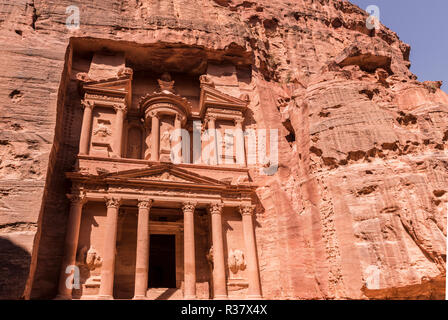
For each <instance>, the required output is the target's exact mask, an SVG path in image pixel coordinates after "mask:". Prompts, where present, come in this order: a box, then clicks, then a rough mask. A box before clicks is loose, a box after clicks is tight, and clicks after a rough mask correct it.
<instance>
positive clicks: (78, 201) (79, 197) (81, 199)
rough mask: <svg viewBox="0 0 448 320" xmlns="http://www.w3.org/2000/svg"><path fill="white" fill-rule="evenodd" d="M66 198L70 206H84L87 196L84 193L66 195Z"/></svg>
mask: <svg viewBox="0 0 448 320" xmlns="http://www.w3.org/2000/svg"><path fill="white" fill-rule="evenodd" d="M67 198H68V199H69V200H70V202H71V204H72V205H84V204H85V203H86V202H87V196H86V193H85V192H84V191H81V192H79V193H71V194H67Z"/></svg>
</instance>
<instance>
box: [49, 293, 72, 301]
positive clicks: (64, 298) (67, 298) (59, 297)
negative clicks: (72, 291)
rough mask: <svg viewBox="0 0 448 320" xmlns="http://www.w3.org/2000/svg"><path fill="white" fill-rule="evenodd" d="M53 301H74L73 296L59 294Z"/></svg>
mask: <svg viewBox="0 0 448 320" xmlns="http://www.w3.org/2000/svg"><path fill="white" fill-rule="evenodd" d="M53 300H72V296H71V295H60V294H58V295H57V296H56V297H55V298H54V299H53Z"/></svg>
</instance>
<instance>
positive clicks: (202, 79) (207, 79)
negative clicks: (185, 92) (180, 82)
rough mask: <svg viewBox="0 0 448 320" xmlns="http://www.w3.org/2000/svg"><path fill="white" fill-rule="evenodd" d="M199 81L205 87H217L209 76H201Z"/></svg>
mask: <svg viewBox="0 0 448 320" xmlns="http://www.w3.org/2000/svg"><path fill="white" fill-rule="evenodd" d="M199 81H200V83H201V84H203V85H207V86H210V87H215V84H214V83H213V81H212V79H210V77H209V76H207V75H206V74H203V75H202V76H200V77H199Z"/></svg>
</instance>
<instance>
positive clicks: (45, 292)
mask: <svg viewBox="0 0 448 320" xmlns="http://www.w3.org/2000/svg"><path fill="white" fill-rule="evenodd" d="M70 5H77V6H78V7H79V9H80V11H81V15H80V18H81V27H80V29H79V30H68V29H67V28H66V26H65V22H66V18H67V16H68V15H67V14H66V11H65V10H66V7H68V6H70ZM366 18H367V15H366V13H365V12H364V11H362V10H361V9H359V8H358V7H356V6H354V5H352V4H351V3H349V2H348V1H338V0H296V1H293V0H291V1H288V0H275V1H272V0H261V1H247V0H246V1H241V0H195V1H191V0H105V1H87V2H86V1H73V0H70V1H66V0H63V1H53V0H17V1H14V2H11V1H6V0H1V1H0V27H1V29H0V44H1V53H2V55H1V58H0V61H1V68H0V75H1V78H2V82H1V83H0V93H1V95H0V97H1V98H0V99H1V102H2V103H1V105H0V126H1V132H0V298H19V297H26V298H30V297H31V298H48V297H53V296H54V293H55V281H56V279H57V274H58V270H59V267H60V257H61V255H62V250H63V248H62V244H61V243H62V240H63V237H64V233H65V222H66V216H65V215H64V214H62V213H63V212H66V207H67V203H66V202H64V201H63V200H61V199H60V198H58V197H57V196H53V194H54V193H55V190H57V189H58V188H62V189H64V188H66V187H67V186H66V182H65V180H64V178H63V172H64V171H69V170H70V169H71V166H72V165H73V159H72V158H71V155H72V154H73V153H74V152H75V151H76V147H77V141H76V135H75V134H74V133H71V132H66V130H65V128H64V127H63V126H62V125H61V123H62V120H61V119H62V118H63V117H67V114H66V113H64V112H66V111H65V109H64V105H65V103H66V96H65V95H66V88H67V83H65V81H61V79H67V78H69V77H71V78H73V77H74V72H72V71H73V70H74V69H76V66H72V65H71V62H70V58H71V48H72V46H73V44H74V43H76V42H77V41H78V43H82V41H83V40H88V41H89V45H96V46H98V47H101V46H108V47H112V48H116V49H117V50H119V49H120V45H124V44H126V45H127V46H132V47H134V48H135V50H134V51H133V52H134V53H135V54H136V55H137V56H138V55H139V52H142V50H144V48H145V46H148V45H153V46H156V47H160V48H163V47H167V46H171V47H174V48H177V49H176V50H177V52H178V54H176V55H174V56H172V57H170V59H171V60H170V63H172V64H173V65H176V66H178V67H179V68H182V66H183V64H184V61H188V63H189V64H190V65H193V66H194V65H196V68H197V70H198V73H199V72H200V70H202V69H203V68H204V66H203V64H204V61H208V60H218V61H228V62H233V61H236V60H238V61H243V62H244V64H250V65H251V66H252V77H251V78H250V79H246V80H242V81H240V82H241V83H240V87H241V88H243V90H244V91H245V92H247V93H248V94H249V95H250V98H251V103H250V106H249V107H250V110H251V115H252V117H253V119H252V120H253V127H254V128H278V129H279V130H280V132H281V133H282V134H281V141H280V144H279V149H280V155H279V158H280V169H279V172H278V173H277V174H276V175H274V176H273V177H266V176H261V175H259V174H258V170H256V168H254V169H253V172H252V175H253V178H254V180H255V181H256V183H258V184H259V185H260V188H259V189H258V192H257V193H258V196H259V198H260V201H261V206H260V210H259V214H258V218H257V220H258V224H259V228H258V230H257V241H258V247H259V256H260V268H261V277H262V284H263V291H264V296H265V297H267V298H274V299H275V298H287V299H333V298H345V299H358V298H360V299H367V298H393V299H397V298H422V299H425V298H426V299H429V298H432V299H435V298H438V299H440V298H443V297H444V281H445V273H446V232H447V230H446V226H447V202H448V172H447V169H448V157H447V154H446V152H445V149H446V148H447V146H448V145H447V140H448V95H447V94H445V93H444V92H442V91H441V90H440V84H439V83H437V82H434V83H432V82H429V83H420V82H418V81H417V80H416V77H415V76H414V75H413V74H412V73H411V72H410V71H409V66H410V62H409V53H410V48H409V46H408V45H406V44H404V43H403V42H401V41H400V40H399V38H398V36H397V35H396V34H395V33H394V32H392V31H390V30H389V29H387V28H386V27H384V26H382V27H381V29H380V30H377V31H371V30H368V29H367V28H366V26H365V20H366ZM191 49H194V51H191ZM187 52H189V54H190V56H188V55H187V54H188V53H187ZM192 52H193V53H192ZM155 59H156V60H154V61H153V62H152V63H157V57H155ZM66 75H69V77H66ZM79 120H80V119H79V118H76V117H75V118H73V119H70V121H79ZM372 270H375V271H376V272H379V274H380V281H379V285H378V286H377V287H375V288H371V287H370V288H369V286H368V285H367V284H366V283H367V282H368V278H369V276H370V274H371V272H372ZM25 282H27V283H26V284H25Z"/></svg>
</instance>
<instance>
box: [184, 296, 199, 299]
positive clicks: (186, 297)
mask: <svg viewBox="0 0 448 320" xmlns="http://www.w3.org/2000/svg"><path fill="white" fill-rule="evenodd" d="M196 299H197V297H196V296H184V300H196Z"/></svg>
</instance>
